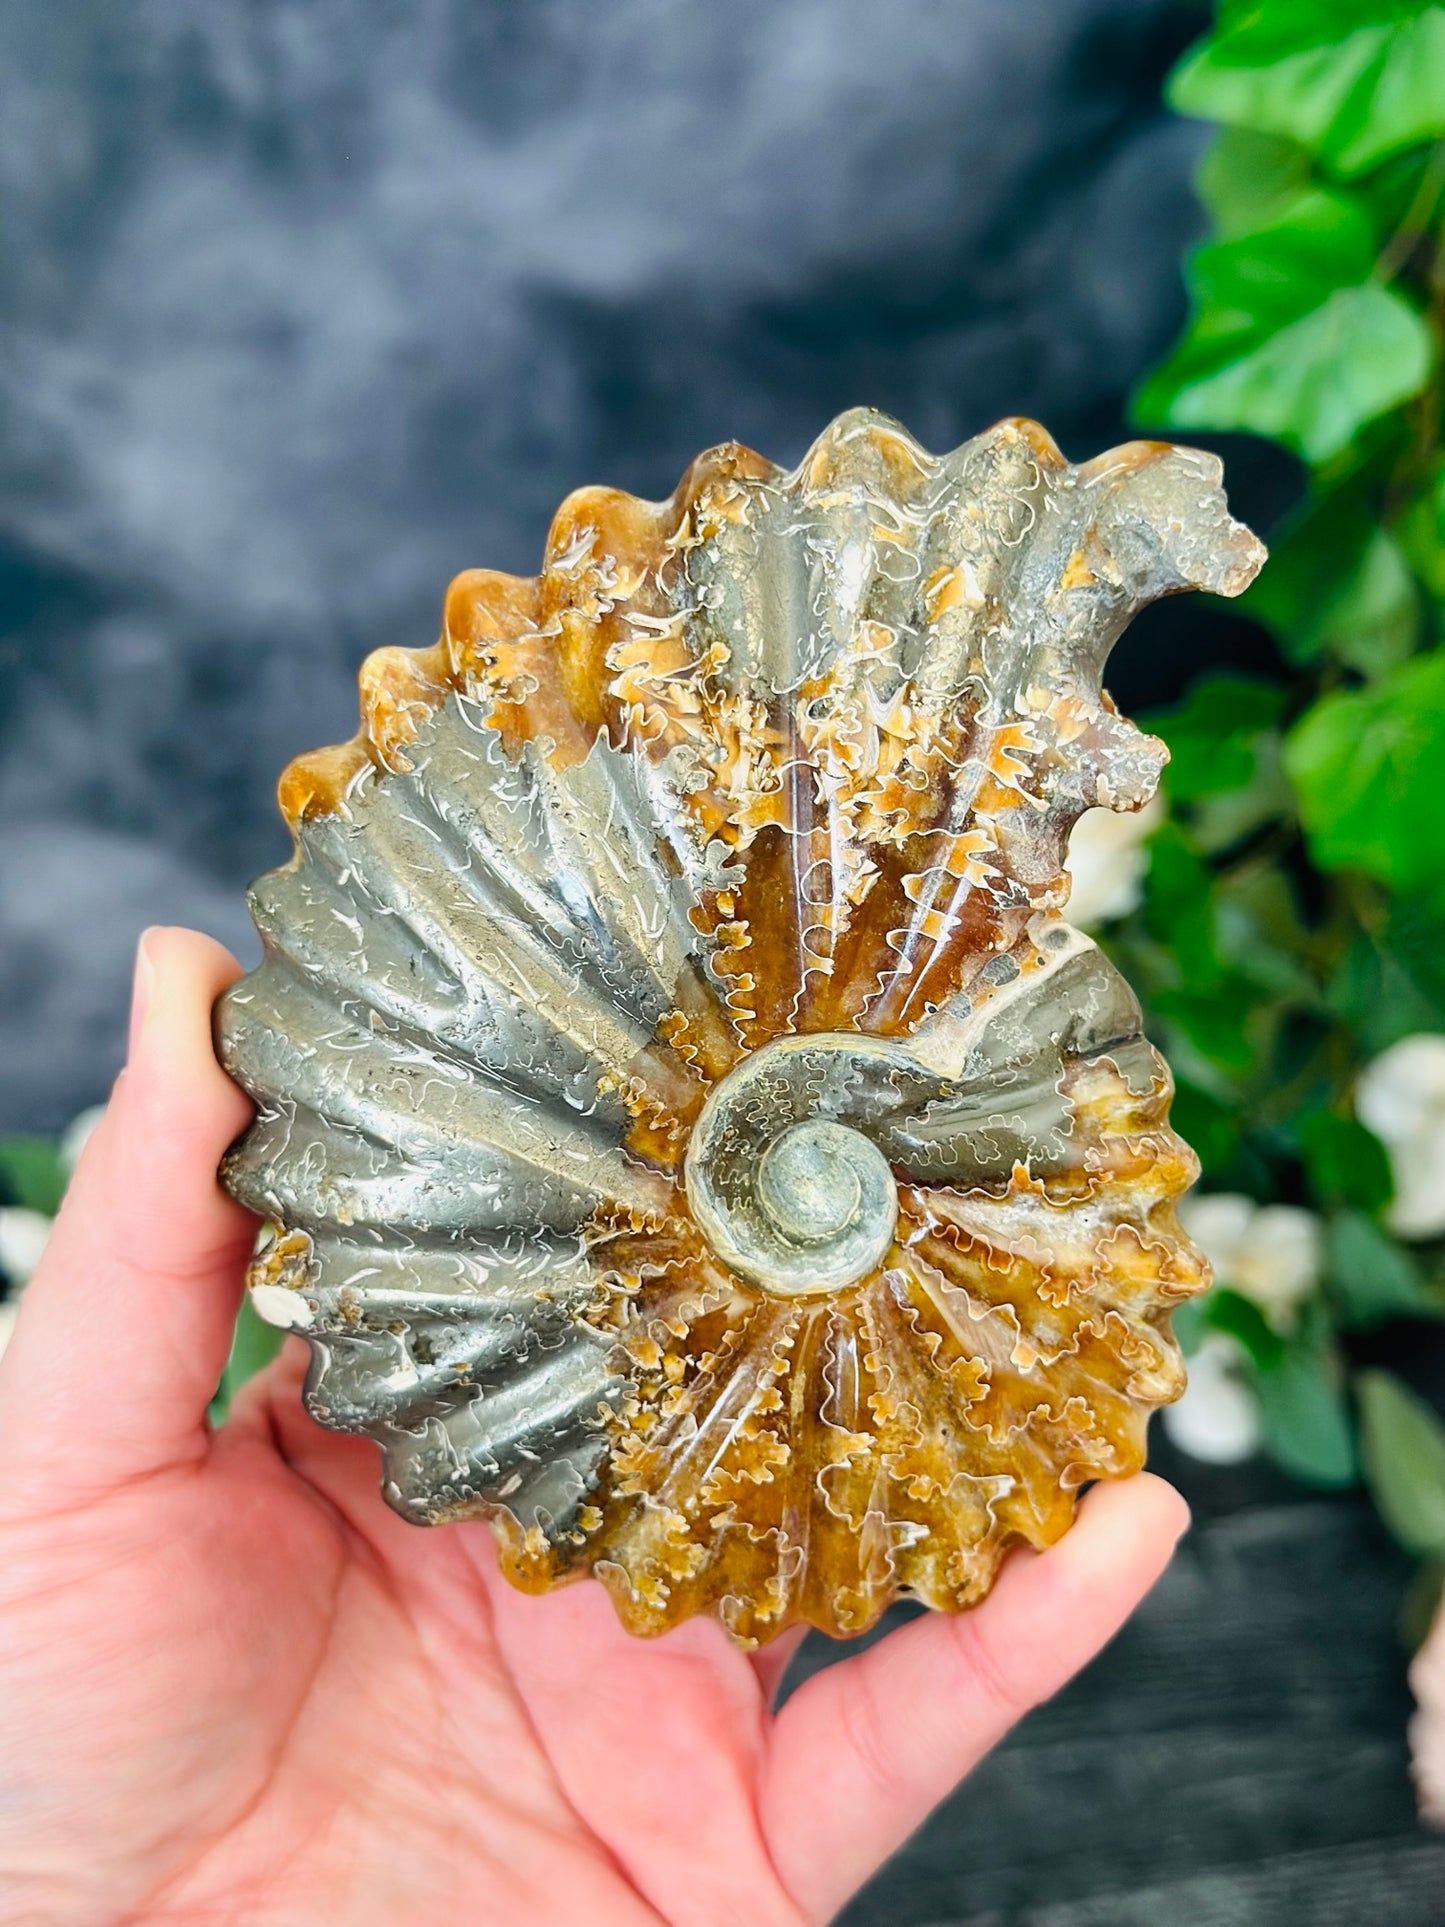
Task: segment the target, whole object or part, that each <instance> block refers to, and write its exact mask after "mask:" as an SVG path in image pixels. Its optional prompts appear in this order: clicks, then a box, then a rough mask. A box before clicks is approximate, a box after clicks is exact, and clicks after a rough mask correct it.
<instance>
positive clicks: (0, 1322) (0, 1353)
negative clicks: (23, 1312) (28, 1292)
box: [0, 1298, 20, 1358]
mask: <svg viewBox="0 0 1445 1927" xmlns="http://www.w3.org/2000/svg"><path fill="white" fill-rule="evenodd" d="M19 1310H20V1305H19V1303H18V1301H17V1300H16V1299H14V1298H6V1299H4V1300H0V1358H3V1357H4V1356H5V1347H6V1346H7V1345H8V1344H9V1343H10V1334H11V1332H13V1331H14V1329H15V1315H16V1313H17V1312H18V1311H19Z"/></svg>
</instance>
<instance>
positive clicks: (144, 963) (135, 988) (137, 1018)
mask: <svg viewBox="0 0 1445 1927" xmlns="http://www.w3.org/2000/svg"><path fill="white" fill-rule="evenodd" d="M154 927H155V926H154V925H152V926H151V928H152V929H153V928H154ZM150 934H151V932H150V930H142V931H141V933H140V942H139V943H138V944H137V945H136V948H135V977H134V979H133V981H132V984H131V993H130V1041H129V1044H128V1045H127V1047H126V1055H127V1056H129V1057H134V1055H135V1047H136V1039H137V1038H138V1037H139V1036H140V1034H141V1030H142V1029H143V1027H144V1025H145V1020H146V1012H147V1011H148V1010H149V1009H150V1002H151V984H152V983H153V981H154V979H155V974H156V967H155V965H154V964H153V963H152V962H151V959H150V952H149V950H148V949H147V944H148V942H149V939H150Z"/></svg>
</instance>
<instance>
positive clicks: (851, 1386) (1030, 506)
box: [218, 412, 1263, 1641]
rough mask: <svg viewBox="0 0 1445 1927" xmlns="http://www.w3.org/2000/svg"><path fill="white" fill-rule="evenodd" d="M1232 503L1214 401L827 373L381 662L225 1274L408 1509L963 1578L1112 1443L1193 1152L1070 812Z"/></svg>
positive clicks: (578, 1534)
mask: <svg viewBox="0 0 1445 1927" xmlns="http://www.w3.org/2000/svg"><path fill="white" fill-rule="evenodd" d="M1262 556H1263V551H1262V549H1261V548H1260V545H1259V544H1258V543H1257V542H1256V541H1255V539H1254V537H1253V536H1252V535H1250V534H1249V532H1248V531H1247V530H1246V529H1244V528H1242V527H1241V526H1240V524H1238V523H1237V522H1234V521H1232V520H1231V519H1230V518H1229V515H1228V513H1227V510H1226V508H1225V504H1224V498H1223V495H1222V494H1221V491H1220V487H1219V465H1218V463H1217V462H1216V461H1215V460H1214V459H1213V458H1212V457H1210V456H1207V455H1203V454H1199V453H1197V452H1194V451H1191V450H1188V449H1179V448H1171V447H1168V446H1166V445H1163V444H1160V443H1155V442H1136V443H1132V444H1130V445H1129V446H1128V447H1125V448H1118V449H1114V450H1113V451H1111V452H1110V453H1109V454H1106V455H1103V456H1100V457H1099V458H1098V459H1097V460H1096V461H1092V462H1089V463H1086V464H1085V465H1084V466H1082V467H1077V468H1076V467H1074V466H1072V465H1071V464H1070V463H1068V462H1067V461H1065V460H1064V458H1063V456H1062V455H1061V454H1060V453H1059V451H1058V449H1057V448H1056V447H1055V446H1054V444H1053V442H1052V441H1051V440H1050V438H1049V437H1048V435H1047V434H1045V433H1044V431H1043V430H1042V429H1041V428H1039V427H1038V426H1037V425H1036V424H1034V423H1033V422H1028V421H1006V422H1002V423H1000V424H999V425H998V426H997V427H995V428H992V429H990V430H988V432H987V433H985V434H982V435H979V436H977V437H976V438H975V439H974V440H973V441H970V442H967V443H965V444H964V446H963V447H961V448H959V449H957V450H955V451H954V453H953V454H951V455H946V456H943V457H936V456H932V455H929V454H927V453H925V451H924V450H923V449H921V448H920V447H919V446H918V445H917V443H915V442H914V441H912V440H911V439H910V437H909V436H908V435H907V434H905V433H904V431H903V430H902V429H901V428H899V427H898V426H896V425H895V424H894V423H892V422H890V421H888V420H886V419H884V418H883V417H881V416H879V415H876V414H872V413H868V412H857V413H853V414H848V415H845V416H843V417H842V418H841V419H840V420H838V421H836V422H835V423H834V424H833V425H832V427H831V428H829V429H828V430H827V432H826V433H825V434H824V435H823V436H822V437H821V439H820V440H819V441H818V442H817V443H816V444H815V446H814V447H813V448H812V449H811V450H810V451H809V452H808V454H807V455H806V457H805V458H804V460H803V462H802V464H801V466H800V467H798V468H797V469H796V470H794V471H793V472H792V473H784V472H783V471H781V470H780V469H778V468H776V467H775V466H774V465H773V464H772V463H771V462H768V461H765V460H763V459H762V458H761V457H760V456H758V455H754V454H752V453H750V452H749V451H748V450H747V449H744V448H741V447H738V446H736V445H735V444H729V445H726V446H724V447H721V448H717V449H714V450H712V451H711V452H710V453H708V454H706V455H704V456H702V457H701V458H700V459H699V460H698V461H697V462H695V463H694V464H693V466H692V468H691V469H689V471H688V473H687V475H686V476H685V477H684V479H683V481H682V483H681V485H680V486H679V488H678V490H677V492H676V494H675V495H674V496H673V497H672V499H671V500H670V501H667V502H663V503H652V502H643V501H638V500H636V499H634V498H633V497H631V496H629V495H624V494H620V493H617V492H615V491H612V490H608V489H584V490H583V491H581V492H580V493H578V494H576V495H573V496H572V497H570V498H569V500H568V501H567V502H566V503H565V504H564V505H563V507H562V509H561V511H560V513H559V515H558V517H557V520H556V522H555V524H554V525H553V528H552V531H551V535H550V538H549V541H548V545H547V556H546V563H545V566H544V568H543V571H542V573H541V575H540V576H538V577H536V578H535V579H527V580H523V579H519V578H514V577H510V576H504V575H495V574H488V573H483V572H474V573H470V574H466V575H463V576H461V577H459V578H458V580H457V581H456V582H454V583H453V584H452V587H451V589H450V592H449V594H448V597H447V602H446V614H445V626H444V631H443V635H442V639H441V641H440V642H439V643H438V644H437V645H436V646H435V647H433V648H431V649H427V650H421V651H416V652H412V651H408V650H402V649H384V650H381V651H380V652H379V653H378V654H376V655H373V656H372V657H371V658H370V659H369V660H368V661H367V663H366V664H365V666H364V668H363V670H362V673H361V697H362V728H361V733H360V734H359V735H358V736H357V737H356V739H355V740H354V741H353V742H350V743H347V744H345V745H344V746H342V747H340V748H334V749H327V750H321V751H318V752H317V753H316V754H314V755H310V756H304V757H302V758H301V759H300V760H299V761H298V762H296V763H293V764H292V765H291V767H290V768H289V769H288V770H287V771H286V773H285V775H284V776H283V777H282V780H281V787H280V799H281V805H282V808H283V810H284V811H285V813H286V816H287V817H288V819H289V820H290V822H291V824H292V826H293V828H294V831H295V836H296V852H295V856H294V858H293V859H292V861H291V862H290V863H289V864H288V865H287V866H286V868H284V869H282V870H278V871H276V872H275V873H274V874H273V875H270V876H267V877H264V878H263V879H262V880H261V881H260V882H259V883H258V884H257V885H256V888H255V891H254V893H253V899H252V902H253V909H254V915H255V918H256V922H257V924H258V925H259V926H260V930H261V933H262V936H263V938H264V941H265V960H264V962H263V963H262V964H261V966H260V968H259V969H258V970H256V971H254V972H252V973H251V975H250V976H248V977H246V978H245V979H243V980H242V981H241V982H240V983H239V984H237V985H236V986H235V987H234V988H233V989H232V990H231V991H229V992H228V993H227V994H226V996H225V997H224V999H223V1000H222V1002H221V1005H220V1007H219V1010H218V1035H219V1041H220V1048H221V1051H222V1054H223V1057H224V1061H225V1063H226V1064H227V1066H228V1067H229V1069H230V1070H231V1072H232V1073H233V1074H234V1075H235V1076H236V1077H237V1078H238V1079H239V1080H240V1082H241V1083H242V1084H243V1085H244V1086H245V1088H246V1089H247V1090H248V1091H249V1092H250V1093H251V1095H252V1096H253V1097H254V1098H255V1100H256V1103H257V1107H258V1113H257V1117H256V1121H255V1123H254V1124H253V1125H252V1127H251V1128H250V1129H249V1130H248V1131H247V1132H246V1134H245V1136H244V1137H243V1138H242V1139H241V1140H240V1141H239V1143H238V1144H237V1145H236V1146H235V1147H234V1148H233V1149H232V1150H231V1152H230V1153H229V1154H228V1156H227V1159H226V1162H225V1167H224V1176H225V1181H226V1183H227V1184H228V1185H229V1186H230V1188H231V1190H232V1191H233V1192H234V1193H235V1194H236V1196H237V1197H239V1198H240V1199H241V1200H242V1201H243V1202H244V1203H246V1204H247V1205H249V1206H251V1207H252V1208H253V1209H254V1210H255V1211H257V1212H260V1213H261V1214H262V1215H263V1216H264V1217H265V1218H266V1219H268V1220H269V1221H270V1222H271V1224H272V1225H273V1227H274V1237H273V1239H272V1241H271V1243H270V1244H269V1246H268V1247H267V1248H266V1249H265V1250H264V1251H263V1252H262V1253H261V1255H260V1256H259V1257H258V1258H257V1260H256V1263H255V1265H254V1266H253V1269H252V1275H251V1283H252V1287H253V1292H254V1302H255V1303H256V1305H257V1307H258V1309H260V1310H261V1311H262V1312H263V1314H264V1315H265V1316H267V1317H269V1318H270V1319H272V1320H273V1321H274V1322H278V1323H282V1324H288V1325H291V1326H294V1327H295V1328H296V1329H297V1330H299V1331H301V1332H303V1333H304V1334H305V1336H306V1338H307V1339H308V1340H309V1342H310V1345H311V1350H312V1366H311V1372H310V1377H309V1380H308V1384H307V1389H306V1398H307V1402H308V1404H309V1407H310V1409H311V1411H312V1413H313V1414H314V1415H315V1416H316V1418H318V1419H319V1420H320V1421H321V1423H322V1424H324V1425H328V1426H333V1427H336V1428H339V1429H341V1430H343V1431H353V1432H363V1433H366V1434H367V1435H369V1436H370V1437H371V1438H373V1439H375V1440H376V1441H377V1442H378V1443H379V1444H380V1446H381V1448H382V1453H383V1456H384V1468H385V1469H384V1489H385V1492H386V1496H387V1498H388V1499H389V1500H390V1501H391V1503H392V1504H393V1505H394V1506H395V1507H396V1508H397V1509H398V1510H399V1511H401V1512H402V1513H403V1514H404V1515H405V1516H406V1517H407V1518H409V1519H413V1520H416V1521H419V1522H423V1523H433V1524H434V1523H438V1522H441V1521H445V1520H453V1519H463V1518H469V1517H474V1516H478V1515H483V1516H488V1517H490V1518H492V1519H493V1521H494V1522H495V1523H496V1525H497V1527H498V1529H499V1532H500V1536H501V1539H502V1546H503V1559H504V1563H505V1565H506V1569H507V1571H508V1573H509V1575H510V1576H511V1577H512V1578H513V1579H514V1580H515V1581H516V1582H517V1583H518V1584H519V1585H522V1586H524V1587H527V1588H531V1589H540V1588H544V1587H547V1586H551V1585H553V1584H555V1583H556V1582H558V1581H559V1580H564V1579H566V1578H568V1577H569V1576H571V1575H573V1574H576V1573H580V1572H584V1571H590V1572H592V1573H594V1574H595V1575H596V1576H597V1577H598V1578H599V1579H600V1580H602V1581H603V1583H604V1584H605V1585H606V1586H607V1587H608V1589H609V1591H610V1592H611V1595H612V1597H613V1599H614V1601H615V1603H616V1606H617V1610H618V1612H619V1613H620V1615H621V1617H622V1619H623V1621H624V1623H625V1624H626V1625H627V1626H628V1627H629V1628H631V1629H632V1630H633V1631H636V1632H644V1633H650V1632H657V1631H660V1630H662V1629H664V1628H666V1627H668V1626H671V1625H673V1624H674V1623H676V1622H677V1621H678V1620H680V1619H682V1618H683V1617H685V1616H686V1615H688V1614H691V1613H697V1612H712V1613H715V1614H717V1615H718V1617H719V1618H720V1619H721V1620H722V1622H723V1623H724V1625H725V1626H727V1627H728V1629H729V1630H730V1631H731V1632H732V1633H733V1634H734V1635H735V1636H736V1637H737V1638H739V1639H741V1640H744V1641H760V1640H765V1639H767V1638H770V1637H771V1636H772V1635H773V1634H774V1633H776V1632H777V1631H778V1630H779V1629H780V1628H782V1627H783V1626H786V1625H788V1624H789V1623H790V1622H793V1621H797V1620H806V1621H810V1622H811V1623H812V1624H813V1625H815V1626H820V1627H822V1628H824V1629H825V1630H826V1631H828V1632H830V1633H834V1634H846V1633H854V1632H858V1631H860V1630H861V1629H863V1628H865V1627H867V1626H868V1625H870V1624H871V1623H872V1621H873V1620H874V1619H876V1617H877V1616H878V1614H879V1613H880V1611H881V1610H882V1609H883V1607H884V1606H885V1605H886V1604H887V1603H888V1602H889V1600H891V1599H892V1598H893V1597H894V1596H895V1595H896V1594H899V1593H906V1594H909V1595H912V1596H913V1597H915V1598H918V1599H921V1600H924V1601H926V1602H927V1603H928V1604H929V1605H932V1606H939V1607H944V1608H949V1609H958V1608H961V1607H964V1606H967V1605H969V1604H971V1603H973V1602H975V1601H976V1600H978V1599H979V1598H981V1597H982V1596H983V1594H984V1593H985V1592H986V1591H987V1590H988V1587H989V1585H990V1583H991V1581H992V1579H993V1576H994V1574H995V1572H996V1570H997V1568H998V1565H999V1561H1000V1559H1001V1558H1002V1556H1003V1554H1004V1553H1005V1551H1006V1550H1007V1549H1008V1548H1009V1547H1010V1546H1012V1545H1015V1544H1026V1545H1031V1546H1044V1545H1047V1544H1049V1543H1050V1542H1051V1541H1052V1540H1054V1539H1056V1538H1057V1537H1058V1536H1059V1534H1060V1533H1062V1532H1063V1531H1064V1530H1065V1528H1066V1527H1067V1526H1068V1524H1069V1522H1070V1519H1071V1517H1072V1514H1073V1509H1074V1504H1075V1499H1076V1496H1077V1494H1078V1492H1079V1489H1080V1487H1081V1486H1083V1485H1085V1484H1086V1483H1087V1482H1088V1481H1090V1480H1093V1479H1099V1478H1112V1477H1118V1476H1120V1475H1122V1474H1126V1473H1128V1472H1130V1471H1133V1470H1134V1469H1135V1468H1137V1467H1138V1466H1139V1465H1140V1463H1141V1462H1142V1459H1143V1455H1144V1438H1145V1428H1146V1424H1147V1420H1148V1416H1149V1413H1150V1410H1151V1409H1152V1408H1153V1407H1155V1406H1157V1405H1159V1404H1160V1403H1162V1402H1164V1401H1167V1400H1169V1399H1172V1398H1174V1397H1176V1396H1177V1394H1178V1392H1179V1391H1180V1389H1181V1386H1182V1383H1183V1372H1182V1368H1181V1364H1180V1359H1179V1354H1178V1351H1177V1349H1176V1346H1175V1344H1174V1341H1173V1339H1172V1337H1171V1334H1170V1330H1169V1312H1170V1307H1171V1306H1172V1305H1174V1304H1175V1303H1176V1302H1177V1301H1178V1300H1180V1299H1182V1298H1184V1297H1187V1296H1188V1295H1190V1294H1191V1293H1193V1292H1196V1291H1198V1290H1200V1289H1201V1287H1202V1286H1203V1285H1204V1283H1205V1282H1206V1271H1205V1267H1204V1262H1203V1260H1202V1258H1201V1257H1200V1255H1199V1253H1198V1252H1197V1251H1195V1250H1194V1249H1193V1248H1192V1247H1191V1246H1190V1245H1189V1243H1188V1242H1187V1241H1186V1240H1185V1238H1184V1237H1183V1236H1182V1235H1181V1232H1180V1229H1179V1226H1178V1224H1177V1222H1176V1219H1175V1213H1174V1200H1175V1199H1177V1198H1178V1196H1179V1194H1180V1193H1181V1192H1182V1191H1184V1190H1185V1188H1186V1187H1187V1186H1188V1185H1189V1183H1190V1182H1191V1180H1192V1178H1193V1176H1194V1174H1195V1169H1196V1166H1195V1162H1194V1159H1193V1157H1192V1155H1191V1153H1190V1152H1189V1150H1188V1149H1187V1147H1186V1146H1185V1145H1184V1144H1183V1143H1182V1142H1181V1141H1180V1139H1179V1138H1178V1137H1176V1136H1175V1135H1174V1134H1173V1133H1172V1131H1171V1130H1170V1129H1169V1125H1168V1105H1169V1096H1170V1084H1169V1077H1168V1073H1167V1071H1166V1069H1165V1066H1164V1064H1163V1063H1162V1061H1161V1060H1160V1058H1159V1057H1158V1056H1157V1055H1156V1053H1155V1052H1154V1051H1153V1049H1152V1048H1151V1047H1150V1046H1149V1044H1148V1043H1147V1042H1145V1040H1144V1039H1143V1037H1142V1036H1141V1026H1140V1015H1139V1010H1138V1006H1137V1005H1136V1003H1135V1001H1134V998H1133V996H1132V995H1131V993H1130V991H1129V989H1128V987H1127V986H1126V984H1125V983H1124V981H1123V979H1122V978H1121V977H1120V976H1119V975H1118V974H1117V973H1116V972H1115V970H1114V969H1113V968H1112V967H1111V966H1110V965H1109V964H1108V963H1107V962H1106V961H1105V959H1104V958H1103V956H1102V955H1101V954H1100V952H1099V950H1098V949H1097V948H1096V947H1095V945H1094V944H1093V943H1092V942H1091V941H1090V940H1089V939H1088V938H1087V937H1085V936H1082V935H1081V934H1079V933H1078V932H1077V931H1075V930H1074V929H1072V928H1071V927H1070V926H1069V924H1068V923H1066V922H1065V921H1064V919H1063V916H1062V914H1061V912H1062V910H1063V907H1064V904H1065V899H1066V896H1067V889H1068V884H1067V878H1066V875H1065V872H1064V854H1065V846H1066V842H1067V838H1068V833H1069V830H1070V827H1071V826H1072V824H1073V822H1074V821H1075V819H1076V818H1077V817H1078V815H1079V813H1080V812H1081V811H1083V810H1085V809H1087V808H1089V807H1091V806H1093V805H1098V804H1107V805H1108V806H1109V807H1111V808H1114V809H1122V810H1130V809H1137V808H1139V807H1140V806H1141V805H1142V804H1143V803H1144V802H1145V801H1146V800H1147V798H1148V797H1149V796H1150V795H1151V793H1152V792H1153V790H1154V788H1155V785H1156V782H1157V779H1158V775H1159V770H1160V766H1161V764H1162V762H1163V760H1164V754H1165V752H1164V749H1163V746H1162V745H1161V744H1160V743H1158V742H1156V741H1154V740H1152V739H1151V738H1149V737H1147V736H1145V735H1143V734H1141V733H1140V732H1139V731H1138V730H1137V729H1136V728H1135V727H1134V726H1133V725H1132V724H1131V723H1128V722H1126V721H1125V720H1124V719H1123V718H1122V717H1121V716H1120V715H1119V714H1118V713H1117V712H1116V710H1115V709H1114V707H1113V705H1112V704H1111V703H1110V701H1109V699H1108V697H1107V696H1105V695H1103V694H1101V690H1100V676H1101V672H1102V668H1103V663H1104V658H1105V656H1106V655H1107V653H1108V650H1109V648H1110V645H1111V644H1112V643H1113V641H1114V639H1115V638H1116V637H1117V635H1118V634H1119V632H1120V630H1121V629H1122V628H1123V627H1124V625H1125V623H1126V622H1127V621H1128V620H1129V618H1130V617H1131V616H1132V615H1133V614H1134V613H1135V612H1136V611H1137V610H1138V609H1140V608H1141V607H1142V606H1143V605H1144V604H1146V603H1148V602H1149V601H1151V600H1153V599H1154V598H1156V597H1158V596H1162V595H1167V594H1170V593H1172V592H1174V591H1176V590H1180V589H1187V588H1207V589H1212V590H1215V591H1217V592H1219V593H1222V594H1225V595H1234V594H1237V593H1238V592H1239V591H1240V590H1241V589H1242V588H1244V586H1245V585H1246V583H1248V582H1249V580H1250V579H1251V577H1252V576H1253V575H1254V573H1255V571H1256V569H1257V568H1258V566H1259V564H1260V561H1261V559H1262Z"/></svg>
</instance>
